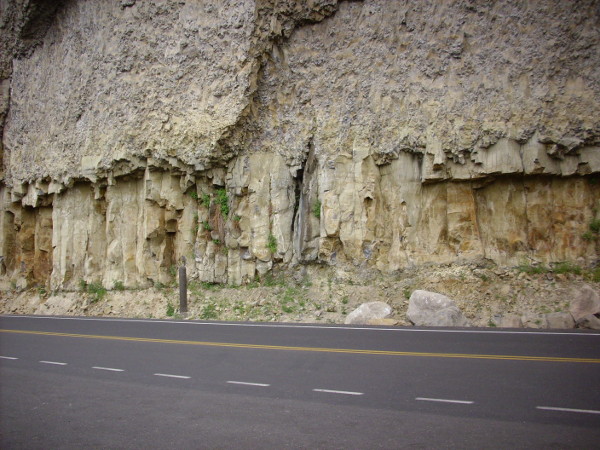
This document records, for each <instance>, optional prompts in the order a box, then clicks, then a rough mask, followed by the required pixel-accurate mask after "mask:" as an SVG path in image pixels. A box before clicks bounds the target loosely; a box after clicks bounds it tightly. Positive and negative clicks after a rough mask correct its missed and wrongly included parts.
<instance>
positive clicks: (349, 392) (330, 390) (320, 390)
mask: <svg viewBox="0 0 600 450" xmlns="http://www.w3.org/2000/svg"><path fill="white" fill-rule="evenodd" d="M313 391H314V392H325V393H327V394H342V395H364V392H353V391H336V390H333V389H313Z"/></svg>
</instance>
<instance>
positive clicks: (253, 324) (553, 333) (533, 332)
mask: <svg viewBox="0 0 600 450" xmlns="http://www.w3.org/2000/svg"><path fill="white" fill-rule="evenodd" d="M0 317H1V318H15V319H49V320H82V321H96V322H138V323H162V324H186V325H210V326H221V327H264V328H267V327H269V328H307V329H313V328H314V329H325V330H364V331H396V332H405V333H466V334H522V335H541V336H554V335H567V336H600V333H573V332H567V331H524V330H523V331H501V330H437V329H435V330H431V329H426V328H425V329H422V328H419V329H415V328H367V327H331V326H327V325H294V324H275V325H274V324H263V323H225V322H192V321H181V320H179V321H177V320H158V319H156V320H146V319H104V318H95V317H50V316H27V315H11V314H4V315H2V314H0Z"/></svg>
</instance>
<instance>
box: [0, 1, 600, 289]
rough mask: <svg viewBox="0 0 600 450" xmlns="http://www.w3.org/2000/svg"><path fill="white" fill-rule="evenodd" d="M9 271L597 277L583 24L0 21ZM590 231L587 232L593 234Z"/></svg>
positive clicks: (33, 275)
mask: <svg viewBox="0 0 600 450" xmlns="http://www.w3.org/2000/svg"><path fill="white" fill-rule="evenodd" d="M0 11H1V12H2V14H1V17H2V24H1V26H0V53H1V56H0V59H1V60H0V69H1V70H0V122H1V127H2V129H1V131H2V145H1V147H0V151H1V152H2V160H3V172H2V178H1V180H0V206H1V211H0V256H1V258H0V259H1V261H0V271H1V272H2V274H3V275H4V276H6V277H7V278H9V279H11V280H15V282H18V283H21V284H23V283H24V284H28V283H29V284H31V283H40V284H42V283H47V282H48V283H49V285H50V286H51V288H52V289H73V288H75V287H76V286H77V284H78V283H79V282H80V280H84V281H86V282H92V281H93V282H101V283H102V284H103V285H105V286H106V287H109V288H110V287H112V286H113V285H114V284H115V283H117V282H122V283H124V284H125V285H126V286H132V287H133V286H148V285H151V284H155V283H164V282H166V281H167V280H170V279H172V276H173V268H174V267H175V265H176V264H178V263H179V261H181V259H182V257H184V256H185V257H186V260H187V263H186V264H187V266H188V270H189V273H190V277H191V278H197V279H200V280H202V281H208V282H218V283H229V284H240V283H244V282H247V281H250V280H253V279H254V278H255V277H257V276H263V275H265V274H267V273H268V272H269V271H271V270H272V269H273V268H274V267H281V268H287V267H290V266H294V265H297V264H313V263H314V264H329V265H335V266H339V267H343V268H344V270H349V271H353V270H354V271H357V270H373V271H382V272H388V273H389V272H394V271H397V270H402V269H405V268H407V267H412V266H415V265H421V264H426V263H449V262H454V261H463V260H471V259H472V260H476V259H482V258H485V259H490V260H492V261H494V262H496V263H499V264H519V263H522V262H523V261H528V262H543V263H551V262H556V261H578V263H579V264H582V265H591V264H594V263H595V262H596V261H597V260H598V252H599V250H600V239H599V236H598V227H596V225H595V224H597V223H600V222H598V221H599V220H600V215H599V214H600V200H599V199H600V120H599V119H598V118H599V117H600V73H599V72H598V70H597V67H598V64H599V63H600V29H599V28H598V26H597V24H598V21H599V20H600V10H599V9H598V7H597V4H596V2H594V1H593V0H580V1H577V2H576V4H573V3H572V2H569V3H566V2H561V1H558V0H544V1H540V2H531V3H515V2H510V1H500V2H496V3H494V4H493V5H491V4H483V3H481V4H480V3H477V2H470V1H462V0H456V1H449V2H442V3H440V2H437V1H433V0H430V1H419V2H416V1H397V2H396V1H395V2H390V1H385V0H365V1H361V2H356V1H339V2H338V1H337V0H315V1H311V2H303V1H296V0H227V1H225V2H220V3H219V4H218V5H217V4H216V3H215V2H212V1H200V0H198V1H172V0H168V1H154V0H148V1H137V2H136V1H127V2H105V1H96V0H88V1H80V0H63V1H61V2H50V1H45V0H19V1H14V2H8V1H6V0H3V1H1V2H0ZM591 225H593V226H592V227H590V226H591Z"/></svg>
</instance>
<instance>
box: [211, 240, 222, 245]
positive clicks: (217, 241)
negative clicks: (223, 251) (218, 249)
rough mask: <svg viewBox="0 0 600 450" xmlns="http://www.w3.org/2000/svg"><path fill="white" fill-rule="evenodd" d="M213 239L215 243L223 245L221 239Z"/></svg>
mask: <svg viewBox="0 0 600 450" xmlns="http://www.w3.org/2000/svg"><path fill="white" fill-rule="evenodd" d="M212 241H213V244H215V245H221V241H220V240H219V239H213V240H212Z"/></svg>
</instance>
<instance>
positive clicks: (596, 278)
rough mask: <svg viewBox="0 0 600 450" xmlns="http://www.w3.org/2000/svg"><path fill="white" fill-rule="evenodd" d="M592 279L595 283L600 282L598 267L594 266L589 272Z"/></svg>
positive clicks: (599, 269) (599, 268)
mask: <svg viewBox="0 0 600 450" xmlns="http://www.w3.org/2000/svg"><path fill="white" fill-rule="evenodd" d="M591 275H592V276H591V278H592V281H594V282H595V283H600V267H596V268H595V269H594V270H593V271H592V274H591Z"/></svg>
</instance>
